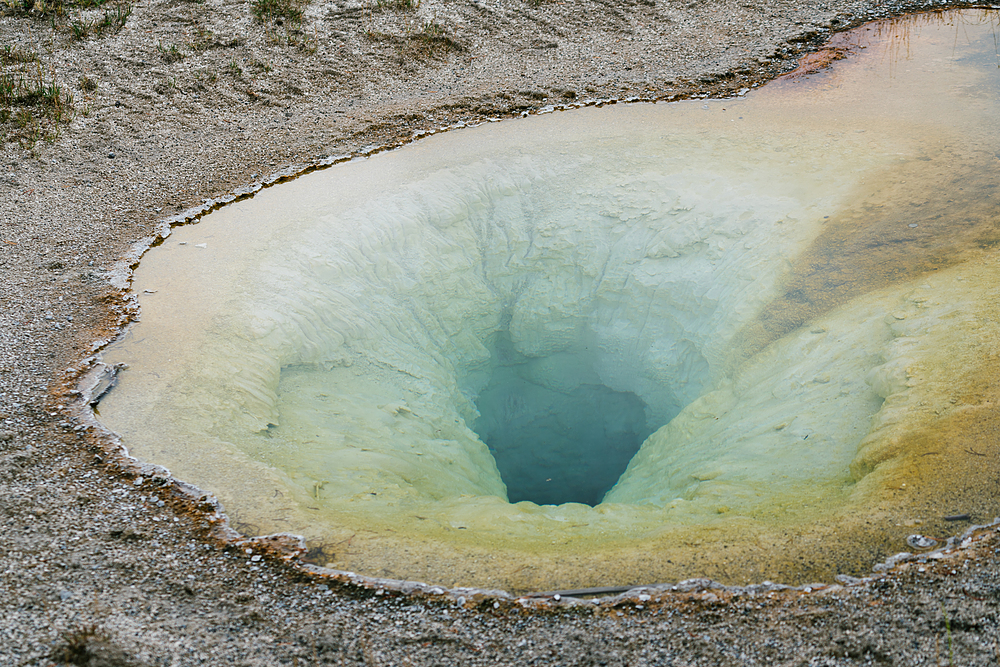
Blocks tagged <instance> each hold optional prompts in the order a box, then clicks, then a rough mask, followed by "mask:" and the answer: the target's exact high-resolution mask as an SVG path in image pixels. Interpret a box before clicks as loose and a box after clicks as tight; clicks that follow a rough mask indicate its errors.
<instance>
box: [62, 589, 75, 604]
mask: <svg viewBox="0 0 1000 667" xmlns="http://www.w3.org/2000/svg"><path fill="white" fill-rule="evenodd" d="M71 597H73V594H72V593H70V592H69V591H59V599H60V600H62V601H63V602H65V601H66V600H68V599H70V598H71Z"/></svg>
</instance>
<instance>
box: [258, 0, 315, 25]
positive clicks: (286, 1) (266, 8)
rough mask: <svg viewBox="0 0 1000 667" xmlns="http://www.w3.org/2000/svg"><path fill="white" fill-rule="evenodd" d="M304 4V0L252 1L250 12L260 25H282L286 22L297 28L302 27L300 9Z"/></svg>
mask: <svg viewBox="0 0 1000 667" xmlns="http://www.w3.org/2000/svg"><path fill="white" fill-rule="evenodd" d="M306 4H307V2H306V1H305V0H253V5H252V10H253V15H254V16H255V17H257V20H258V21H260V22H261V23H268V22H272V23H275V24H277V25H283V24H284V22H285V21H288V22H289V23H290V24H291V27H296V28H297V27H300V26H301V25H302V8H303V7H305V5H306Z"/></svg>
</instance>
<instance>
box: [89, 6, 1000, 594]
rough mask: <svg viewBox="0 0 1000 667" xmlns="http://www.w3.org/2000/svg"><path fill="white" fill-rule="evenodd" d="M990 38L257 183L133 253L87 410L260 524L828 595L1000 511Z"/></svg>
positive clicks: (888, 52) (443, 570)
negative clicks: (912, 538)
mask: <svg viewBox="0 0 1000 667" xmlns="http://www.w3.org/2000/svg"><path fill="white" fill-rule="evenodd" d="M997 25H998V13H997V12H995V11H986V10H974V11H965V12H951V13H944V14H930V15H920V16H915V17H910V18H906V19H901V20H898V21H893V22H886V23H881V24H875V25H873V26H868V27H865V28H861V29H858V30H856V31H854V32H852V33H849V34H846V35H841V36H838V38H837V39H838V40H839V41H838V42H837V44H838V45H839V48H841V49H842V52H843V53H846V54H847V57H846V58H845V59H843V60H840V61H838V62H836V63H835V64H834V65H833V67H832V68H830V69H828V70H824V71H820V72H816V73H813V74H810V75H808V76H805V75H800V76H794V77H786V78H784V79H781V80H779V81H777V82H774V83H772V84H770V85H768V86H765V87H763V88H761V89H759V90H755V91H752V92H749V93H748V94H747V95H746V96H745V97H743V98H738V99H727V100H694V101H685V102H677V103H670V104H664V103H661V104H655V105H628V106H626V105H614V106H606V107H604V108H587V109H580V110H574V111H571V112H564V113H553V114H548V115H542V116H536V117H531V118H525V119H522V120H517V121H507V122H502V123H495V124H488V125H483V126H480V127H476V128H469V129H463V130H460V131H454V132H448V133H446V134H442V135H438V136H434V137H431V138H428V139H425V140H422V141H419V142H417V143H414V144H411V145H408V146H406V147H404V148H401V149H399V150H395V151H391V152H386V153H382V154H378V155H375V156H372V157H370V158H368V159H364V160H357V161H353V162H350V163H345V164H341V165H337V166H334V167H332V168H329V169H326V170H323V171H320V172H314V173H311V174H307V175H304V176H302V177H300V178H298V179H296V180H294V181H292V182H289V183H287V184H282V185H280V186H277V187H273V188H270V189H267V190H264V191H261V192H260V193H258V194H257V195H256V196H255V197H253V198H252V199H250V200H246V201H242V202H238V203H235V204H232V205H230V206H227V207H225V208H223V209H221V210H219V211H217V212H214V213H212V214H210V215H208V216H206V217H205V218H204V219H203V220H202V221H201V222H200V223H199V224H197V225H190V226H187V227H182V228H178V229H176V230H174V232H173V233H172V235H171V236H170V237H169V238H167V239H166V240H165V241H164V242H163V243H162V244H161V245H159V246H158V247H156V248H153V249H152V250H150V251H149V252H148V253H147V254H146V256H145V257H144V258H143V260H142V263H141V265H140V267H139V268H138V270H137V271H136V274H135V282H134V285H133V287H134V290H135V292H136V293H137V294H138V295H139V298H140V302H141V306H142V317H141V321H140V322H139V323H137V324H136V325H134V326H133V327H131V328H130V329H129V330H128V332H127V333H126V334H125V335H124V336H123V337H122V339H121V340H119V341H118V342H116V343H115V344H113V345H112V346H110V347H109V348H108V349H107V350H106V351H105V352H104V360H105V361H106V362H107V363H127V364H128V365H129V368H128V370H127V371H125V372H123V373H122V374H121V380H120V383H119V386H118V387H117V388H116V389H115V390H114V391H113V392H111V393H110V394H109V395H108V396H107V397H106V398H105V399H104V400H103V401H102V402H101V403H100V406H99V410H100V419H101V421H102V422H103V423H104V424H105V425H107V426H108V427H109V428H111V429H113V430H114V431H116V432H117V433H119V434H121V436H122V440H123V442H124V444H125V445H126V446H127V447H128V449H129V451H130V453H131V454H132V455H134V456H136V457H137V458H139V459H140V460H143V461H149V462H152V463H157V464H160V465H163V466H166V467H167V468H169V469H170V470H171V472H172V473H173V475H174V476H175V477H177V478H178V479H181V480H184V481H187V482H189V483H192V484H195V485H197V486H199V487H201V488H202V489H205V490H206V491H210V492H212V493H214V494H216V495H217V496H218V497H219V499H220V500H221V501H222V503H223V505H224V506H225V508H226V510H227V512H228V514H229V515H230V517H231V518H232V520H233V522H234V525H235V526H236V527H237V528H238V529H240V530H241V531H243V532H245V533H248V534H267V533H273V532H293V533H297V534H301V535H304V536H305V537H306V538H307V540H308V543H309V546H310V547H311V548H312V552H311V553H312V556H313V557H314V558H316V559H317V560H318V562H320V563H321V564H324V565H328V566H330V567H333V568H337V569H344V570H352V571H357V572H360V573H362V574H367V575H373V576H379V577H385V576H388V577H392V578H397V579H417V580H422V581H428V582H431V583H437V584H444V585H469V586H479V587H490V588H493V587H500V588H505V589H508V590H513V591H525V590H532V589H535V590H538V589H557V588H575V587H584V586H601V585H625V584H643V583H656V582H660V581H673V580H677V579H683V578H688V577H694V576H707V577H711V578H714V579H717V580H721V581H726V582H732V583H740V582H749V581H760V580H763V579H773V580H781V581H784V582H788V583H797V582H806V581H811V580H821V579H827V580H828V579H829V578H830V577H832V576H833V575H834V574H836V573H852V574H857V573H864V572H867V571H868V570H869V569H870V567H871V565H872V564H873V563H874V562H875V561H876V560H877V559H879V558H882V557H885V556H887V555H890V554H892V553H895V552H898V551H904V550H909V547H907V545H906V542H905V539H906V537H907V535H910V534H913V533H920V534H924V535H931V536H935V537H938V538H942V537H946V536H947V535H949V534H953V533H955V532H956V531H960V530H961V529H962V528H963V526H964V525H966V524H961V523H959V524H956V523H954V522H946V521H944V517H945V516H948V515H954V514H969V515H970V516H971V520H972V521H978V522H987V521H989V520H991V519H992V518H993V516H994V515H995V514H1000V503H998V502H997V501H998V493H1000V489H998V484H1000V483H998V481H997V480H998V479H1000V476H998V475H997V472H998V468H1000V447H998V442H997V432H998V431H997V427H998V426H1000V423H998V422H1000V419H998V417H997V414H996V412H997V410H996V401H997V400H998V398H1000V397H998V396H997V394H998V393H1000V390H998V388H997V386H996V385H997V383H996V382H995V378H996V377H998V371H1000V368H998V366H1000V361H998V360H1000V345H998V342H1000V341H998V331H1000V329H998V322H1000V309H998V304H1000V301H998V296H1000V291H998V290H1000V271H998V266H997V264H998V260H1000V250H998V245H997V244H998V241H1000V206H998V194H997V182H998V174H1000V69H998V66H1000V60H998V57H997V41H996V38H997V37H996V36H997Z"/></svg>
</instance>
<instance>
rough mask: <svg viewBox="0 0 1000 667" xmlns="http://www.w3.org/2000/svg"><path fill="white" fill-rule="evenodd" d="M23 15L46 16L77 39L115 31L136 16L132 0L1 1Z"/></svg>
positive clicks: (57, 27)
mask: <svg viewBox="0 0 1000 667" xmlns="http://www.w3.org/2000/svg"><path fill="white" fill-rule="evenodd" d="M0 2H3V4H4V5H6V7H7V9H8V10H10V11H12V12H14V14H16V15H20V16H33V17H36V18H41V19H46V20H48V21H50V22H51V23H52V27H53V28H55V29H56V30H63V31H66V32H68V33H69V35H70V37H71V38H72V39H74V40H81V39H86V38H87V37H91V36H101V35H106V34H113V33H116V32H118V31H119V30H121V29H122V28H123V27H124V26H125V23H126V21H128V17H129V16H131V15H132V7H133V5H132V3H131V2H128V0H0Z"/></svg>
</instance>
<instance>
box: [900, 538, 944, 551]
mask: <svg viewBox="0 0 1000 667" xmlns="http://www.w3.org/2000/svg"><path fill="white" fill-rule="evenodd" d="M906 543H907V544H909V545H910V546H911V547H913V548H914V549H930V548H931V547H933V546H935V545H936V544H937V543H938V541H937V540H935V539H934V538H933V537H928V536H926V535H910V536H909V537H907V538H906Z"/></svg>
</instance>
